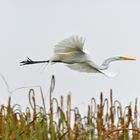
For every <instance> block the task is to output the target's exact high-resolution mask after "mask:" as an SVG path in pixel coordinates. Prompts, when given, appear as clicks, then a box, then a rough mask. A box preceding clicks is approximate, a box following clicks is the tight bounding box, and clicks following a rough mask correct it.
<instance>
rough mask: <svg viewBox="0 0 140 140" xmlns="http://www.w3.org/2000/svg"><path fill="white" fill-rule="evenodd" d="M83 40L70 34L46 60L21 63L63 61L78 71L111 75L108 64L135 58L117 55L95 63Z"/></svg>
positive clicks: (112, 74) (29, 60)
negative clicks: (85, 49)
mask: <svg viewBox="0 0 140 140" xmlns="http://www.w3.org/2000/svg"><path fill="white" fill-rule="evenodd" d="M84 42H85V40H84V39H83V38H82V37H78V36H71V37H69V38H66V39H64V40H62V41H61V42H59V43H58V44H57V45H55V47H54V56H53V57H52V58H50V59H49V60H47V61H33V60H31V59H29V58H28V59H27V60H26V61H22V62H21V64H22V65H27V64H36V63H49V62H50V63H53V64H54V63H65V64H66V66H67V67H69V68H70V69H73V70H76V71H79V72H88V73H102V74H105V75H106V76H110V77H113V76H115V73H112V72H109V71H107V69H108V67H109V64H110V63H111V62H113V61H117V60H135V59H134V58H129V57H123V56H117V57H111V58H108V59H105V60H104V61H103V63H102V65H97V64H95V63H94V62H93V61H92V60H91V59H90V57H89V55H88V54H87V53H86V52H85V51H84Z"/></svg>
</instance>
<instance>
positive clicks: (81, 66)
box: [67, 63, 100, 73]
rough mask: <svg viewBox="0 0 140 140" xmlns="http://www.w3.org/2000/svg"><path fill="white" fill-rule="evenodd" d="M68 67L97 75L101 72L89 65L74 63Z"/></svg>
mask: <svg viewBox="0 0 140 140" xmlns="http://www.w3.org/2000/svg"><path fill="white" fill-rule="evenodd" d="M67 67H69V68H70V69H73V70H76V71H79V72H88V73H97V72H100V71H99V70H98V69H97V68H96V67H94V66H92V65H90V64H89V63H74V64H68V65H67Z"/></svg>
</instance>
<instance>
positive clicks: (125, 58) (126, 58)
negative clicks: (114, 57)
mask: <svg viewBox="0 0 140 140" xmlns="http://www.w3.org/2000/svg"><path fill="white" fill-rule="evenodd" d="M120 58H121V59H123V60H136V59H135V58H130V57H125V56H121V57H120Z"/></svg>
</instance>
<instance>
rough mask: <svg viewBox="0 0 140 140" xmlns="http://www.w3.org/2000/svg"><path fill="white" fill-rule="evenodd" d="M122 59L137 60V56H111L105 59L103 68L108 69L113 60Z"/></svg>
mask: <svg viewBox="0 0 140 140" xmlns="http://www.w3.org/2000/svg"><path fill="white" fill-rule="evenodd" d="M120 60H136V59H135V58H130V57H126V56H116V57H110V58H108V59H105V60H104V61H103V63H102V65H101V69H107V68H108V66H109V64H110V63H111V62H113V61H120Z"/></svg>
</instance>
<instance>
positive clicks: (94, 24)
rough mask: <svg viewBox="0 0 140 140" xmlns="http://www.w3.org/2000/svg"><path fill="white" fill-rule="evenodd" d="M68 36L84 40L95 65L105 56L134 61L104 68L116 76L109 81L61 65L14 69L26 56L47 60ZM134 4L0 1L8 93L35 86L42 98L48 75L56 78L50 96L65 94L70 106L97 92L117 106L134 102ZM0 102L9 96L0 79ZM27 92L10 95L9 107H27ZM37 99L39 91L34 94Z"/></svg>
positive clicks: (137, 9)
mask: <svg viewBox="0 0 140 140" xmlns="http://www.w3.org/2000/svg"><path fill="white" fill-rule="evenodd" d="M71 35H79V36H82V37H84V38H85V39H86V42H85V49H87V50H88V51H89V52H90V54H91V56H92V58H93V59H94V61H95V62H96V63H101V62H102V61H103V59H105V58H107V57H111V56H118V55H122V56H123V55H124V56H131V57H134V58H136V59H137V61H135V62H132V61H131V62H130V61H129V62H128V61H127V62H114V63H112V65H111V68H110V70H112V71H115V72H119V75H118V76H117V77H115V78H107V77H105V76H104V75H101V74H87V73H79V72H77V71H72V70H70V69H69V68H67V67H65V66H64V65H62V64H56V65H53V66H48V67H47V68H46V70H45V71H44V72H43V73H41V72H40V70H39V69H40V66H41V65H32V66H25V67H20V66H19V62H20V61H22V60H24V59H26V57H27V56H28V57H30V58H32V59H35V60H44V59H48V58H50V57H51V56H52V54H53V46H54V45H56V44H57V42H59V41H61V40H63V39H64V38H67V37H69V36H71ZM139 64H140V1H139V0H70V1H67V0H59V1H57V0H9V1H8V0H4V1H0V65H1V69H0V73H1V74H3V75H4V76H5V78H6V80H7V82H8V84H9V87H10V90H13V89H15V88H19V87H23V86H33V85H40V86H42V88H43V92H44V95H45V96H47V97H48V89H49V85H50V79H51V75H52V74H54V75H55V78H56V88H55V92H54V96H55V97H59V96H60V95H64V97H66V95H67V94H68V93H69V92H71V95H72V101H73V102H72V104H73V106H78V107H79V108H81V109H82V111H83V109H84V110H86V106H87V104H88V103H89V102H90V99H91V97H95V98H96V99H97V100H98V99H99V95H100V94H99V93H100V92H101V91H103V93H104V96H105V97H108V96H109V90H110V88H112V89H113V95H114V98H115V99H118V100H120V101H121V102H122V103H123V105H128V104H129V103H130V102H131V101H132V102H134V99H135V97H139V94H140V85H139V83H140V77H139V76H140V74H139V72H140V66H139ZM0 91H1V92H0V103H2V102H4V101H6V100H7V98H8V96H9V93H8V92H7V88H6V86H5V84H4V82H3V80H2V79H0ZM27 91H28V90H18V91H16V92H15V94H13V95H12V101H13V103H20V104H21V105H22V106H26V105H27V104H28V98H27ZM36 96H37V98H38V100H40V98H39V92H36Z"/></svg>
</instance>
